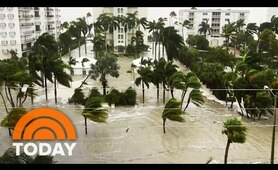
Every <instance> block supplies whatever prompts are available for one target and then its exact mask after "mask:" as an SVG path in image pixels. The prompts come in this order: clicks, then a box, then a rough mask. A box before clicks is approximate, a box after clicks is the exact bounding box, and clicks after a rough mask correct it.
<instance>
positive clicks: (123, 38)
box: [93, 7, 148, 47]
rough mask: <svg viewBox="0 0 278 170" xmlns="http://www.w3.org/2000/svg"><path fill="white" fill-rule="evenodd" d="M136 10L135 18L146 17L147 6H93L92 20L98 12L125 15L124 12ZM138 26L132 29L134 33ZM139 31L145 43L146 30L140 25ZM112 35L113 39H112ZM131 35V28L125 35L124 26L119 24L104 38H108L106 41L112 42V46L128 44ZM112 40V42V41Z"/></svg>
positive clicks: (95, 18) (96, 16) (95, 19)
mask: <svg viewBox="0 0 278 170" xmlns="http://www.w3.org/2000/svg"><path fill="white" fill-rule="evenodd" d="M135 11H137V12H138V13H137V18H142V17H146V18H147V17H148V9H147V8H144V7H143V8H140V7H98V8H93V22H96V21H97V18H98V17H99V15H100V14H102V13H108V14H110V15H111V16H127V15H126V13H134V12H135ZM138 29H139V28H135V29H134V30H133V32H134V34H135V32H136V30H138ZM140 31H142V32H143V33H144V43H145V44H146V43H147V36H148V32H147V31H146V30H144V28H143V27H142V26H140ZM112 36H113V39H112ZM131 37H132V30H129V32H128V34H127V35H126V34H125V32H124V27H123V25H122V24H121V25H120V28H119V29H118V28H117V29H116V30H114V32H113V35H112V34H109V33H107V35H106V38H107V40H108V43H109V44H110V45H111V44H114V47H116V46H125V45H128V44H129V43H130V42H131ZM112 41H114V42H112Z"/></svg>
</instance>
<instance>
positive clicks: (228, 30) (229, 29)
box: [222, 21, 236, 51]
mask: <svg viewBox="0 0 278 170" xmlns="http://www.w3.org/2000/svg"><path fill="white" fill-rule="evenodd" d="M235 24H236V23H235V22H233V23H230V21H228V24H226V25H224V26H223V27H222V34H223V37H225V39H226V40H225V42H226V48H227V51H228V50H229V49H228V47H229V42H230V39H231V38H232V36H233V35H234V34H235V32H236V27H235Z"/></svg>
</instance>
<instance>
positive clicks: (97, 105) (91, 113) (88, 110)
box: [81, 97, 108, 123]
mask: <svg viewBox="0 0 278 170" xmlns="http://www.w3.org/2000/svg"><path fill="white" fill-rule="evenodd" d="M102 102H103V99H102V98H101V97H92V98H89V99H88V101H86V104H85V108H84V110H83V112H82V114H81V115H83V116H85V117H86V118H88V119H90V120H91V121H94V122H98V123H106V120H107V118H108V110H107V109H105V108H102V104H101V103H102Z"/></svg>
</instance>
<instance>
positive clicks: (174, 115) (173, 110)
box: [162, 99, 185, 133]
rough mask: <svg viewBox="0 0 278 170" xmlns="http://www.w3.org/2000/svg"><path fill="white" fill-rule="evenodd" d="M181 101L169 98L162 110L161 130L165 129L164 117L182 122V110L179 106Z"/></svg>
mask: <svg viewBox="0 0 278 170" xmlns="http://www.w3.org/2000/svg"><path fill="white" fill-rule="evenodd" d="M180 106H181V102H180V101H178V100H177V99H170V100H169V101H168V102H167V103H166V105H165V108H164V110H163V112H162V119H163V132H164V133H166V130H165V123H166V119H169V120H172V121H177V122H184V121H185V120H184V118H183V117H182V115H183V114H184V112H183V111H182V110H181V108H180Z"/></svg>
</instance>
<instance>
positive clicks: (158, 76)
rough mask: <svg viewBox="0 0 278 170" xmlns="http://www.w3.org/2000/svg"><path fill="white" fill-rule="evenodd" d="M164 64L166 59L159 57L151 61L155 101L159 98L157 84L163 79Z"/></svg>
mask: <svg viewBox="0 0 278 170" xmlns="http://www.w3.org/2000/svg"><path fill="white" fill-rule="evenodd" d="M165 64H166V61H165V60H164V59H161V60H159V61H157V60H155V61H154V63H153V67H154V68H153V70H152V78H151V80H152V83H153V84H154V85H155V86H156V90H157V93H156V99H157V102H158V100H159V84H160V83H162V81H163V77H162V76H163V68H164V65H165Z"/></svg>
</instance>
